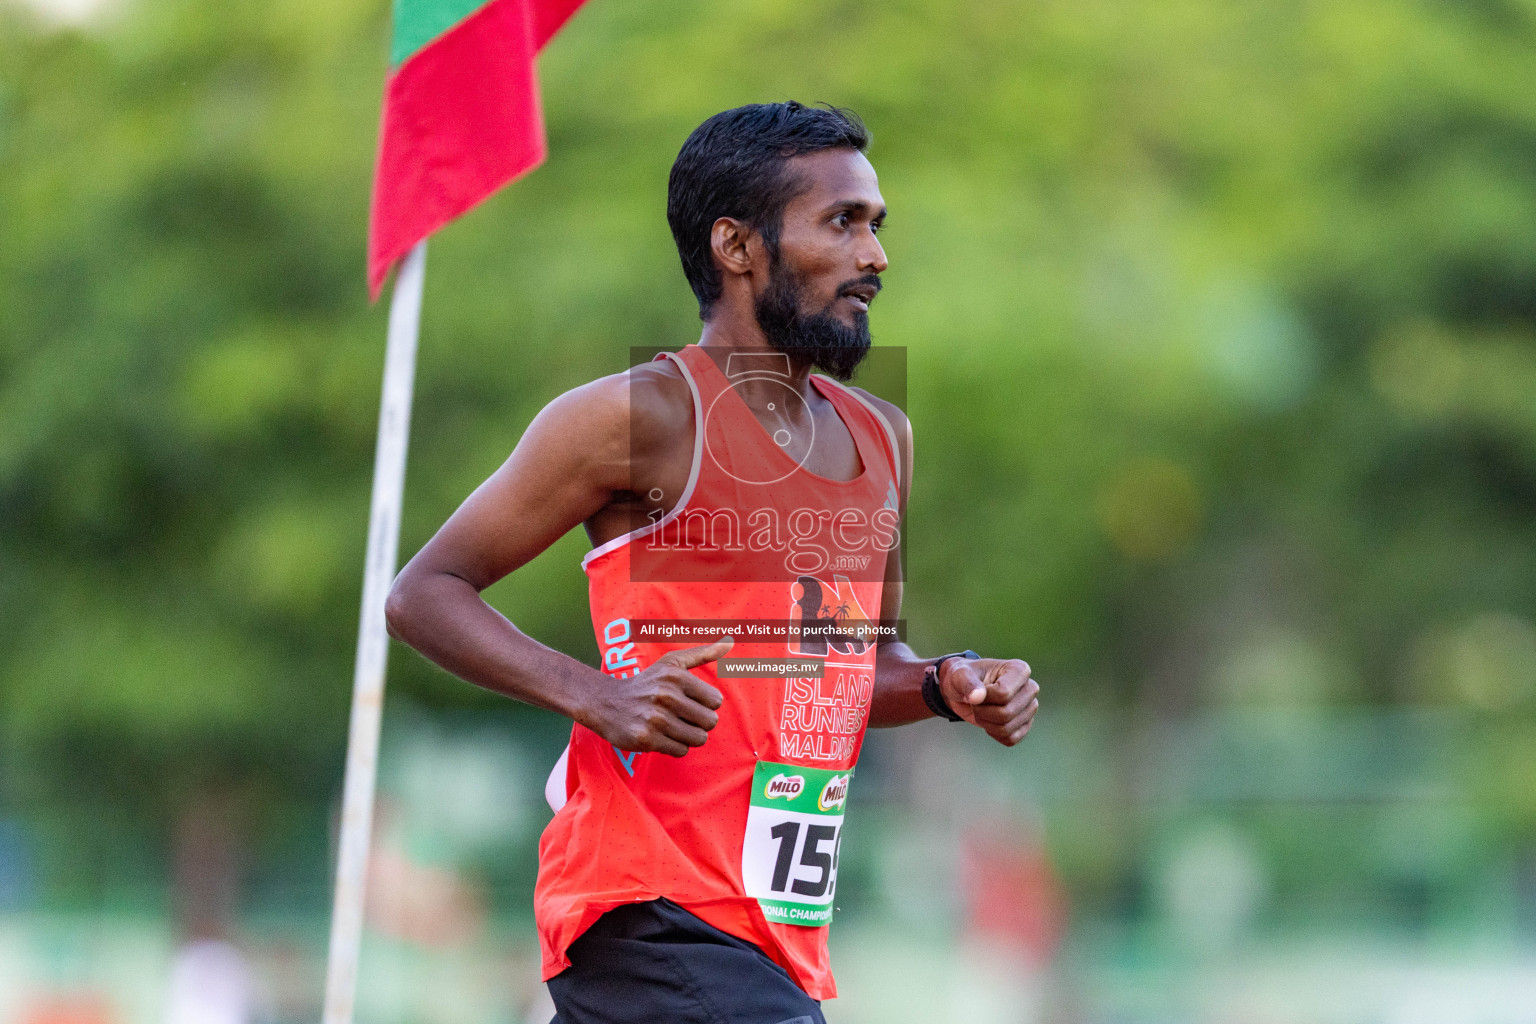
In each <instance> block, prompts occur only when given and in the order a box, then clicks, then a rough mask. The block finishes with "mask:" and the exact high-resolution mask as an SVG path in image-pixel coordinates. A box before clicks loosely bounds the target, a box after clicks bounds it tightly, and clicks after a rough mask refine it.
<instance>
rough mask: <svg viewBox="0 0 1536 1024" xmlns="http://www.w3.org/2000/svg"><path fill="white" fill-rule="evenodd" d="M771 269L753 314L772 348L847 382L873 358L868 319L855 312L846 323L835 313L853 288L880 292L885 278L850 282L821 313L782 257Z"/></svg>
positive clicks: (872, 277)
mask: <svg viewBox="0 0 1536 1024" xmlns="http://www.w3.org/2000/svg"><path fill="white" fill-rule="evenodd" d="M771 258H772V262H771V263H770V264H769V266H768V287H767V288H766V289H765V290H764V291H763V294H762V295H760V296H758V298H757V302H756V303H755V304H754V307H753V312H755V313H756V314H757V324H758V326H759V327H761V328H762V329H763V333H764V334H765V335H767V336H768V343H769V344H770V345H772V346H773V347H774V348H776V349H778V350H779V351H780V352H783V353H785V354H787V355H788V356H789V357H790V359H791V360H793V361H794V362H796V363H799V364H802V365H803V364H809V365H810V366H811V368H812V369H816V370H821V371H823V372H825V373H826V374H827V375H828V376H830V377H832V378H834V379H836V380H840V381H847V380H849V379H850V378H852V377H853V371H854V370H855V369H856V368H857V367H858V365H859V364H860V363H861V362H863V361H864V357H865V356H866V355H868V354H869V346H870V337H869V314H868V313H866V312H863V311H862V310H856V311H854V313H853V314H852V316H853V322H852V323H847V322H845V321H843V320H842V319H841V318H840V317H838V315H837V314H836V313H834V312H832V307H833V305H834V304H835V303H837V302H838V301H839V300H840V299H841V298H842V297H843V296H844V295H845V294H847V290H848V289H849V288H853V287H857V286H861V285H863V286H873V288H874V289H875V290H876V291H878V290H879V288H880V278H878V277H877V276H875V275H873V274H870V275H868V276H865V277H859V278H854V279H853V280H851V281H845V282H843V284H841V285H840V286H839V287H838V289H837V291H836V292H834V293H833V296H832V301H831V302H828V303H827V304H826V305H825V306H823V307H822V308H820V309H818V310H815V311H811V310H809V309H807V308H806V307H807V299H806V293H807V288H806V286H805V282H804V281H803V280H802V279H801V278H800V276H799V275H797V274H796V273H795V272H794V270H793V269H792V268H791V267H790V266H789V261H788V260H785V259H784V258H783V257H781V256H780V255H779V254H778V253H773V254H772V257H771Z"/></svg>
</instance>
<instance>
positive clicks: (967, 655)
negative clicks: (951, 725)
mask: <svg viewBox="0 0 1536 1024" xmlns="http://www.w3.org/2000/svg"><path fill="white" fill-rule="evenodd" d="M980 657H981V655H979V654H977V653H976V652H975V651H958V652H956V653H954V654H946V655H944V656H943V657H939V658H935V659H934V660H933V662H932V663H931V664H929V665H928V666H927V667H926V668H924V669H923V703H924V704H926V705H928V710H929V711H932V712H933V713H934V714H935V715H938V716H939V717H940V718H943V719H947V720H949V721H951V722H963V721H965V719H963V718H961V717H960V716H959V715H957V714H955V712H954V709H953V708H951V707H950V706H949V701H947V700H945V699H944V691H943V690H941V689H940V688H939V666H940V665H942V664H944V663H945V662H946V661H948V660H949V659H950V658H964V659H965V660H966V661H975V660H977V659H978V658H980Z"/></svg>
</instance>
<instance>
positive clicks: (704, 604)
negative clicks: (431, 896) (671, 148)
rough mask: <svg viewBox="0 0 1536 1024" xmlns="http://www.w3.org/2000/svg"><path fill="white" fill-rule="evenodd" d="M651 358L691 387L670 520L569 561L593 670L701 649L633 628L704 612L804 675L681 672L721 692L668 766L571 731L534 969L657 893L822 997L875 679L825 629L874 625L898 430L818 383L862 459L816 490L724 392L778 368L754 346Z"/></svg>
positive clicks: (889, 532)
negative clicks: (689, 424) (581, 600)
mask: <svg viewBox="0 0 1536 1024" xmlns="http://www.w3.org/2000/svg"><path fill="white" fill-rule="evenodd" d="M659 358H668V359H672V360H673V361H674V362H676V363H677V365H678V368H679V369H680V370H681V371H682V373H683V376H684V377H685V378H686V379H687V381H688V386H689V389H690V390H691V391H692V394H693V403H694V405H693V408H694V423H695V438H694V446H693V465H692V470H691V473H690V476H689V481H688V487H687V490H686V491H685V492H684V494H683V495H682V497H681V499H680V500H679V501H678V503H677V504H676V506H675V507H674V508H673V509H672V511H670V512H669V513H667V515H665V516H664V517H661V518H660V519H659V520H658V521H657V522H656V523H654V524H651V525H649V526H647V527H645V528H643V529H640V530H637V531H635V532H633V533H630V534H627V535H625V536H623V537H619V538H616V539H614V540H612V541H609V542H608V543H606V544H603V545H601V546H600V547H598V548H596V549H594V550H593V551H592V552H591V553H589V554H588V555H587V557H586V559H584V561H583V563H582V564H583V567H584V568H585V569H586V572H587V576H588V580H589V583H590V596H591V605H592V625H593V628H594V630H595V631H596V633H597V640H598V646H599V649H600V650H601V652H602V668H603V671H605V672H607V673H609V674H610V675H613V676H615V677H621V678H622V677H625V676H629V675H632V674H634V673H636V672H638V671H640V670H642V669H643V668H645V667H646V666H647V665H650V664H651V663H652V662H654V661H655V659H656V658H657V657H659V656H660V655H661V654H663V653H665V652H666V651H668V650H674V649H680V648H685V647H693V646H696V645H698V644H699V643H703V642H707V639H708V638H706V639H702V640H701V639H698V638H695V637H690V638H688V639H687V640H685V641H680V642H665V641H658V640H656V639H648V638H647V636H646V630H647V624H648V623H657V622H663V621H676V620H688V619H693V620H698V619H709V620H729V621H731V622H735V623H742V624H746V623H764V622H766V623H772V624H774V625H776V626H778V627H779V631H778V632H777V633H775V634H774V635H773V636H772V637H771V638H770V639H767V640H764V639H754V638H753V636H754V635H753V634H752V633H750V632H748V631H747V630H746V629H745V627H744V626H743V628H741V629H739V630H736V631H734V635H735V637H736V646H735V648H734V649H733V650H732V651H731V653H730V658H731V659H733V660H734V659H743V658H789V657H809V658H812V659H816V662H817V663H819V667H820V669H821V675H820V677H816V676H815V673H814V672H808V673H807V674H806V676H805V677H803V678H789V679H785V678H722V677H721V675H720V674H719V670H718V663H716V664H709V665H704V666H701V667H700V668H697V669H694V671H695V672H697V673H698V674H699V675H700V677H701V678H703V679H705V680H707V681H708V682H709V683H711V684H712V685H714V686H716V687H718V688H719V689H720V691H721V693H722V694H723V695H724V698H725V703H724V705H723V706H722V707H721V709H720V721H719V724H718V725H717V726H716V727H715V729H714V731H712V732H711V733H710V734H709V739H708V741H707V742H706V743H705V744H704V745H703V746H702V747H697V748H694V749H692V750H690V751H689V752H688V754H687V755H686V756H684V757H681V758H673V757H669V756H667V755H664V754H644V753H633V752H627V751H622V750H618V749H617V748H615V747H614V746H613V745H612V744H610V743H608V742H606V741H605V740H603V739H602V737H600V736H598V735H597V734H596V733H594V732H592V731H591V730H589V729H586V728H584V727H583V726H580V725H576V726H574V727H573V728H572V730H571V742H570V746H569V748H568V749H567V751H566V754H565V755H563V756H562V764H561V765H557V766H556V774H555V775H554V776H552V777H551V780H550V788H549V795H550V797H551V804H552V805H554V806H556V807H557V812H556V814H555V817H554V820H552V821H551V822H550V823H549V826H548V827H547V828H546V829H545V831H544V835H543V837H542V839H541V840H540V843H539V878H538V885H537V889H536V893H535V913H536V917H537V921H538V930H539V940H540V945H541V948H542V954H543V975H544V977H545V978H546V979H547V978H550V977H553V976H554V975H556V974H558V973H559V972H560V971H562V970H563V969H564V968H565V967H567V966H569V964H570V961H569V960H568V959H567V958H566V950H567V948H568V947H569V946H570V944H571V943H572V942H573V941H574V940H575V939H576V938H577V936H579V935H580V934H581V933H582V932H583V931H585V930H586V929H587V928H588V927H589V926H590V925H591V924H592V923H593V922H594V921H595V920H597V918H598V917H599V916H601V915H602V914H603V913H605V912H606V911H608V910H611V909H612V908H614V907H616V906H619V905H622V904H625V903H629V902H632V901H637V900H650V899H655V898H657V897H666V898H667V899H670V900H672V901H673V902H675V903H678V904H680V905H682V906H683V907H685V908H687V909H688V910H689V911H690V912H691V913H693V914H694V915H696V916H697V917H699V918H701V919H703V920H704V921H705V922H707V923H708V924H711V925H713V926H715V927H716V928H719V929H721V930H722V931H726V932H729V933H730V934H732V935H735V936H738V937H740V938H742V939H746V940H747V941H749V942H752V943H755V944H756V945H758V946H759V947H761V948H762V949H763V951H764V952H765V953H767V954H768V956H769V957H771V958H772V959H773V960H774V962H776V963H778V964H779V965H780V966H781V967H783V968H784V969H785V970H786V971H788V972H789V975H790V977H792V978H793V979H794V980H795V981H796V982H797V983H798V984H799V985H800V987H801V988H803V989H804V990H805V991H806V992H807V993H808V994H809V995H811V996H812V997H813V998H816V999H828V998H832V997H833V996H835V995H836V994H837V990H836V987H835V985H834V982H833V979H832V972H831V968H830V965H829V963H828V958H827V938H826V936H827V928H826V925H827V923H828V922H829V921H830V919H831V914H832V900H833V894H834V893H835V889H836V880H837V879H836V872H837V857H838V852H839V849H840V844H841V838H842V822H843V811H844V807H845V805H846V800H847V798H848V794H849V782H850V779H851V776H852V774H853V766H854V763H855V762H856V761H857V760H858V754H859V748H860V746H861V744H862V742H863V737H864V730H865V728H866V727H867V724H868V717H869V706H870V699H871V696H872V694H873V684H874V674H875V642H874V641H873V640H859V639H854V638H852V636H851V634H850V633H849V632H842V633H839V632H837V631H836V630H835V627H836V625H837V624H839V623H844V622H852V621H855V620H869V621H876V620H878V619H879V618H880V597H881V586H882V581H883V579H884V575H885V564H886V558H887V552H888V551H890V550H891V549H892V548H894V547H895V545H896V542H897V541H898V540H899V535H898V533H897V530H896V527H897V493H898V487H899V479H898V474H899V457H898V455H897V449H896V438H895V434H894V433H893V432H892V429H891V427H890V425H889V423H887V422H886V420H885V418H884V417H883V416H881V415H880V414H879V413H877V412H876V411H875V410H874V408H873V407H872V406H871V405H870V404H869V403H868V402H866V401H865V400H863V399H862V398H861V397H860V396H858V395H856V394H854V393H853V392H852V391H850V390H848V389H847V388H845V387H843V386H842V385H840V384H837V383H835V382H833V381H830V380H828V379H826V378H824V377H820V376H813V377H812V378H811V380H812V381H813V382H814V387H815V388H816V389H817V391H818V392H819V393H820V394H821V395H822V396H824V397H825V398H826V399H827V400H828V401H829V402H831V403H832V406H833V408H834V409H835V410H836V411H837V414H838V416H839V417H840V418H841V419H842V421H843V423H844V424H845V425H846V426H847V427H848V430H849V431H850V432H851V433H852V435H853V439H854V443H855V444H856V445H857V448H858V453H859V459H860V461H861V463H862V465H863V469H862V472H861V473H860V474H859V476H858V477H856V478H855V479H853V480H850V481H847V482H840V481H835V480H829V479H826V478H824V477H820V476H817V475H815V474H813V473H811V472H809V471H808V470H806V469H804V468H802V467H801V466H800V465H799V464H798V463H796V462H795V460H794V459H793V458H792V457H791V456H790V455H788V454H787V453H786V452H785V451H784V450H783V448H782V447H781V446H780V444H779V443H777V442H776V440H775V439H774V438H773V437H771V436H770V435H769V434H768V432H767V431H766V430H764V428H763V427H762V425H761V424H760V423H759V422H758V420H757V418H756V417H755V416H754V415H753V414H752V411H751V410H750V409H749V408H748V407H747V405H746V403H745V402H744V401H743V400H742V398H741V396H740V395H739V394H737V393H736V392H735V391H734V390H733V384H735V383H736V382H738V381H739V380H741V379H745V378H747V377H752V378H755V379H757V380H759V381H763V380H765V379H771V378H772V377H773V376H774V374H773V373H772V372H764V371H763V370H762V369H761V367H762V366H763V365H764V363H763V360H762V357H761V356H754V357H749V359H750V361H751V362H752V363H753V365H754V367H756V368H755V369H753V370H751V371H743V372H740V373H734V374H733V373H732V371H734V370H736V369H737V362H738V360H741V361H742V365H745V364H746V362H747V361H748V360H746V359H743V356H742V355H740V354H737V355H732V356H730V357H729V358H728V360H727V362H726V366H725V370H724V371H722V369H721V368H720V367H719V366H717V365H716V363H715V361H714V359H712V358H711V357H710V355H709V353H708V352H706V351H705V350H704V349H701V348H699V347H698V346H697V345H689V346H687V347H686V348H684V349H683V350H682V351H681V352H678V353H676V354H667V355H665V356H662V357H659ZM772 358H773V357H770V359H769V365H772ZM782 365H785V366H787V363H785V364H782ZM779 379H780V380H781V381H782V380H784V379H785V378H784V377H783V376H780V377H779ZM766 386H768V385H766V384H763V383H758V384H756V385H754V387H757V388H763V387H766ZM783 390H784V393H785V401H788V402H798V401H802V399H801V398H800V397H799V395H798V393H797V392H795V391H794V390H793V389H792V388H791V387H789V386H788V385H787V384H786V385H785V387H784V389H783ZM780 440H782V438H781V439H780ZM813 443H814V442H813ZM786 623H790V624H798V626H800V627H805V626H813V625H815V626H820V628H821V632H820V633H818V631H817V630H816V629H810V630H807V631H806V632H808V633H809V634H811V635H809V636H807V635H805V633H797V632H794V631H786V630H785V629H784V628H783V627H784V624H786ZM828 627H833V630H834V631H833V632H832V633H831V634H830V635H827V634H826V633H825V630H826V629H827V628H828ZM562 768H563V772H564V775H563V780H562V778H561V771H562Z"/></svg>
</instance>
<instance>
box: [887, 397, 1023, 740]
mask: <svg viewBox="0 0 1536 1024" xmlns="http://www.w3.org/2000/svg"><path fill="white" fill-rule="evenodd" d="M869 398H870V401H871V403H872V404H874V405H875V407H876V408H877V409H878V410H879V411H880V412H881V413H882V414H884V416H885V418H886V419H887V420H888V421H889V422H890V423H891V425H892V427H893V428H894V432H895V434H896V446H897V448H898V450H899V457H900V459H901V487H900V495H899V500H900V502H901V508H900V512H901V526H902V528H905V526H906V519H907V495H908V493H910V489H911V483H912V424H911V422H910V421H909V420H908V419H907V417H906V415H905V414H903V413H902V411H901V410H900V409H898V408H897V407H896V406H894V405H891V404H890V403H889V402H885V401H882V400H881V399H878V398H875V397H874V396H872V395H871V396H869ZM901 600H902V576H901V557H900V554H899V553H898V551H896V550H892V552H891V555H890V557H889V558H887V560H886V567H885V584H884V586H883V588H882V590H881V596H880V619H881V621H882V623H884V624H886V625H892V626H894V625H895V623H896V622H897V620H899V619H900V618H901ZM936 660H937V659H936V658H920V657H918V656H917V655H916V654H915V653H914V652H913V651H912V648H910V647H908V646H907V645H906V644H905V643H903V642H902V641H899V640H891V641H884V642H881V643H880V644H879V645H878V646H877V647H876V649H875V688H874V694H873V696H872V697H871V699H870V709H869V724H870V725H871V726H872V727H874V728H877V729H878V728H885V727H889V726H895V725H907V724H910V723H912V722H919V721H922V720H923V719H925V718H933V717H935V715H934V713H933V711H932V710H930V709H929V707H928V704H927V703H926V702H925V701H924V700H923V675H924V674H925V672H926V671H927V669H928V666H930V665H932V664H933V663H934V662H935V661H936ZM938 684H939V686H938V689H939V693H940V695H941V696H942V699H943V700H944V702H945V703H946V705H947V706H948V707H949V708H950V710H951V711H953V712H954V713H955V714H957V715H959V716H960V717H961V718H962V719H963V720H965V721H967V722H970V723H971V724H972V725H975V726H977V727H979V728H981V729H984V730H986V733H987V735H988V736H991V737H992V738H993V739H995V740H997V742H999V743H1001V744H1003V745H1004V746H1008V747H1011V746H1013V745H1014V744H1016V743H1018V742H1019V741H1020V740H1022V739H1023V738H1024V737H1025V736H1026V735H1028V734H1029V729H1030V726H1031V724H1033V722H1034V720H1035V712H1036V711H1038V710H1039V708H1040V699H1039V695H1040V686H1039V684H1037V683H1036V682H1035V681H1034V680H1033V679H1031V678H1030V671H1029V665H1028V664H1026V663H1025V662H1023V661H1020V660H1018V659H1017V658H986V657H983V658H978V659H976V660H974V661H973V660H970V659H967V658H949V659H947V660H945V662H944V663H943V664H942V665H940V666H939V670H938Z"/></svg>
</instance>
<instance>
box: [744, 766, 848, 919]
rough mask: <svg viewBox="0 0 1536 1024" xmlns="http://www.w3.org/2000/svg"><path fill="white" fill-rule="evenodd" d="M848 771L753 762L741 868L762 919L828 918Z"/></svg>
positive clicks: (841, 829)
mask: <svg viewBox="0 0 1536 1024" xmlns="http://www.w3.org/2000/svg"><path fill="white" fill-rule="evenodd" d="M851 775H852V772H851V771H849V772H832V771H827V770H825V769H819V768H807V767H803V766H800V765H784V764H776V763H774V762H771V761H760V762H758V765H757V771H756V772H755V773H754V776H753V780H752V802H751V805H750V806H749V808H748V810H747V828H746V835H745V837H744V840H743V844H742V851H741V875H742V880H743V882H744V883H745V885H746V890H747V895H749V896H755V897H756V898H757V901H758V904H759V905H760V906H761V907H762V908H763V914H764V916H765V917H767V918H768V920H770V921H777V922H779V923H781V924H795V925H802V926H805V927H811V928H819V927H822V926H825V925H827V924H829V923H830V922H831V920H832V898H833V895H834V894H835V893H836V891H837V857H838V852H839V849H840V847H841V845H842V835H843V808H844V805H845V804H846V802H847V799H848V781H849V778H850V776H851Z"/></svg>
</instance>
